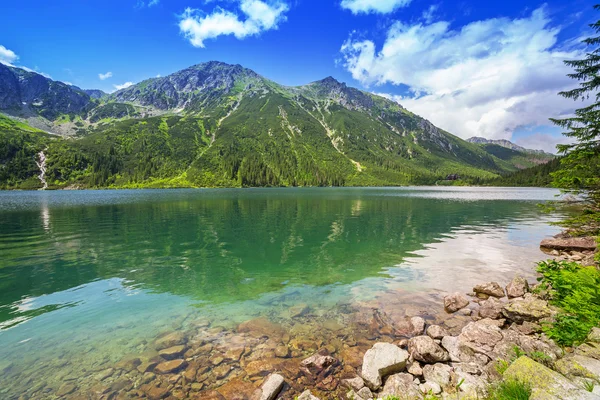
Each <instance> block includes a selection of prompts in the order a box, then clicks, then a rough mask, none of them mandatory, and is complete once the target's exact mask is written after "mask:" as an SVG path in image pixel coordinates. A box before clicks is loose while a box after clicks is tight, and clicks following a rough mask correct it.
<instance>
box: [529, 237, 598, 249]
mask: <svg viewBox="0 0 600 400" xmlns="http://www.w3.org/2000/svg"><path fill="white" fill-rule="evenodd" d="M540 247H541V248H542V249H544V250H550V251H551V250H563V251H595V250H596V248H597V247H598V243H597V242H596V238H595V237H593V236H587V237H570V238H569V237H567V238H551V239H544V240H542V243H540Z"/></svg>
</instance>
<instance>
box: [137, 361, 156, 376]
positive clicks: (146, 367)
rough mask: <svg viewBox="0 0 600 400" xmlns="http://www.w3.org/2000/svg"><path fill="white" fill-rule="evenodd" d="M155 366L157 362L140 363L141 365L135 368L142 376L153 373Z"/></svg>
mask: <svg viewBox="0 0 600 400" xmlns="http://www.w3.org/2000/svg"><path fill="white" fill-rule="evenodd" d="M157 365H158V362H156V361H142V363H140V365H138V366H137V370H138V371H140V372H141V373H142V374H144V373H146V372H152V371H154V368H156V366H157Z"/></svg>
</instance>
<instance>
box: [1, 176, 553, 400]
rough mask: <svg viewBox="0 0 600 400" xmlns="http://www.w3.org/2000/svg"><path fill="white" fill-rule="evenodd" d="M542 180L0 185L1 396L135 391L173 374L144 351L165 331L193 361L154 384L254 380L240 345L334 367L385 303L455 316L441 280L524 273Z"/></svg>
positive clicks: (237, 384) (401, 310)
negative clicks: (536, 183) (316, 356)
mask: <svg viewBox="0 0 600 400" xmlns="http://www.w3.org/2000/svg"><path fill="white" fill-rule="evenodd" d="M557 194H558V191H556V190H553V189H533V188H518V189H512V188H462V187H444V188H435V187H408V188H297V189H295V188H289V189H279V188H277V189H275V188H273V189H202V190H138V191H130V190H119V191H111V190H102V191H73V192H69V191H60V192H49V191H37V192H1V193H0V372H1V374H0V398H3V399H13V398H14V399H17V398H18V397H19V396H20V395H23V394H27V395H28V396H29V398H52V397H53V396H57V397H61V396H62V397H65V398H69V397H73V398H75V397H77V396H80V395H82V394H89V393H96V394H98V393H100V395H102V396H104V395H107V394H110V393H112V392H114V393H125V392H129V393H133V395H135V394H136V393H138V392H135V391H139V390H141V391H142V392H143V391H144V390H145V389H144V387H145V386H144V385H149V382H151V381H153V380H160V379H167V378H169V379H170V377H169V376H167V377H162V376H158V377H152V376H153V375H154V374H153V373H150V371H151V369H152V368H153V366H149V367H147V368H146V367H144V366H145V365H148V364H147V363H151V362H152V360H156V359H157V357H158V353H159V352H160V350H161V347H165V346H167V345H168V346H170V347H173V346H176V345H179V344H181V345H183V349H182V350H181V351H182V352H184V351H185V355H180V356H178V357H180V358H183V357H185V358H186V359H188V361H189V360H192V359H193V360H194V361H193V362H192V361H189V363H190V365H191V364H194V363H195V364H197V365H196V367H195V368H196V370H194V372H193V374H192V375H193V378H192V379H189V378H188V379H187V381H186V379H185V378H181V379H183V381H176V379H175V378H174V379H171V380H172V381H165V383H164V384H160V385H158V384H157V385H156V386H160V387H163V388H164V387H166V386H165V385H170V386H168V387H169V389H168V390H170V391H171V394H172V395H176V394H177V395H181V394H184V395H186V396H188V395H190V396H191V395H192V394H194V393H199V394H202V393H204V392H206V391H207V390H212V389H215V388H219V387H224V385H225V386H227V385H229V387H231V388H233V389H223V390H233V391H236V390H237V391H238V392H240V391H242V390H251V389H252V385H251V384H252V382H257V381H259V379H260V378H261V377H262V376H263V375H264V373H263V372H264V371H261V370H259V371H258V372H256V371H255V369H257V368H258V367H257V366H256V365H255V364H256V362H255V363H253V361H257V360H270V359H272V360H276V359H278V360H280V362H282V363H283V362H284V361H283V360H285V363H288V364H281V365H278V367H279V369H282V370H286V368H288V367H289V368H292V367H293V365H295V364H294V363H298V362H299V361H301V360H302V359H303V358H306V356H307V355H310V354H311V353H312V352H314V351H316V350H317V349H319V348H322V347H326V348H327V349H329V351H330V353H332V354H335V355H336V356H337V357H338V358H339V359H341V360H343V361H344V363H345V367H344V368H347V369H348V368H350V367H351V366H352V365H353V364H354V363H355V362H356V360H351V358H352V357H354V358H356V357H358V354H359V350H360V351H364V349H367V348H368V347H369V346H370V345H371V343H372V342H373V341H375V340H390V341H391V340H392V338H389V332H386V330H385V325H386V324H385V323H383V324H382V323H381V321H382V320H390V321H399V320H402V319H403V318H405V317H407V316H409V317H410V316H415V315H421V316H424V317H425V318H426V319H427V320H428V322H435V323H441V324H445V326H446V327H448V328H449V329H452V326H453V325H457V324H455V323H453V319H458V318H468V317H467V316H449V315H447V314H445V313H444V312H443V308H442V305H441V304H442V301H441V299H442V298H443V296H444V295H445V294H447V293H448V292H455V291H460V292H469V291H471V289H472V287H473V286H474V285H475V284H477V283H480V282H483V281H490V280H497V281H498V282H500V283H501V284H502V285H506V284H507V283H508V282H509V281H510V279H512V277H513V276H514V275H515V274H516V273H520V274H523V275H524V276H526V277H528V278H530V279H531V280H533V278H534V262H536V261H539V260H541V259H544V258H545V255H544V254H543V253H542V252H541V251H540V250H539V246H538V245H539V242H540V241H541V240H542V239H543V238H544V237H547V236H549V235H553V234H556V233H558V231H559V230H558V228H556V227H554V226H551V225H550V222H552V221H553V220H554V219H555V218H556V217H555V216H552V215H548V214H544V213H542V212H541V211H540V209H539V206H538V204H539V203H541V202H544V201H548V200H554V199H555V196H556V195H557ZM374 320H375V321H379V322H377V323H376V324H375V325H377V326H375V327H374V323H373V321H374ZM240 324H241V325H240ZM386 335H388V336H386ZM386 338H387V339H386ZM161 344H164V346H162V345H161ZM236 349H240V350H239V351H236ZM353 349H355V350H353ZM282 353H284V354H282ZM163 358H165V357H163ZM273 362H275V361H273ZM202 363H205V364H206V365H203V364H202ZM250 365H251V366H252V367H250ZM184 368H185V366H184ZM252 368H254V369H252ZM251 369H252V370H251ZM258 369H260V368H258ZM188 370H189V367H188V368H187V369H185V371H188ZM200 370H202V374H201V373H200ZM106 375H107V376H106ZM193 382H196V385H195V386H191V384H192V383H193ZM292 386H293V385H292ZM241 388H244V389H241ZM165 390H166V389H165ZM140 393H141V392H140ZM138 394H139V393H138ZM176 397H177V396H176ZM77 398H79V397H77ZM200 398H201V397H200Z"/></svg>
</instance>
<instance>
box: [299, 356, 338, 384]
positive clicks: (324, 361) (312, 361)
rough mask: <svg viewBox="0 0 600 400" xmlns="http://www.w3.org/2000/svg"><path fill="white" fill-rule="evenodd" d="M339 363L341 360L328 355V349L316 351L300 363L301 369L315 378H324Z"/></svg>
mask: <svg viewBox="0 0 600 400" xmlns="http://www.w3.org/2000/svg"><path fill="white" fill-rule="evenodd" d="M338 365H339V361H338V360H336V359H335V358H333V357H331V356H329V355H327V353H326V351H322V352H319V353H315V354H313V355H312V356H310V357H308V358H307V359H305V360H303V361H302V362H301V363H300V370H301V371H302V372H303V373H304V374H305V375H307V376H311V377H313V378H321V379H322V378H324V377H325V376H327V375H329V374H330V373H331V372H332V371H333V369H335V368H336V367H337V366H338Z"/></svg>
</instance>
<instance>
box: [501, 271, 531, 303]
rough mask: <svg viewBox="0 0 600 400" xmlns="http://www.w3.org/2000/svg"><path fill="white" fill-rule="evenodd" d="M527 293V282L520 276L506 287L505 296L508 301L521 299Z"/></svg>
mask: <svg viewBox="0 0 600 400" xmlns="http://www.w3.org/2000/svg"><path fill="white" fill-rule="evenodd" d="M528 292H529V282H527V279H525V278H523V277H522V276H515V277H514V278H513V280H512V281H510V283H509V284H508V285H506V295H507V296H508V298H509V299H514V298H515V297H523V296H525V293H528Z"/></svg>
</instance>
